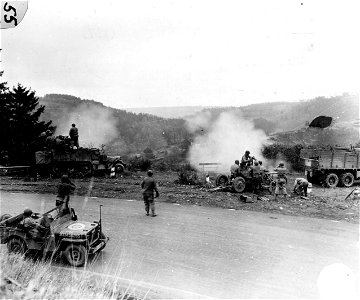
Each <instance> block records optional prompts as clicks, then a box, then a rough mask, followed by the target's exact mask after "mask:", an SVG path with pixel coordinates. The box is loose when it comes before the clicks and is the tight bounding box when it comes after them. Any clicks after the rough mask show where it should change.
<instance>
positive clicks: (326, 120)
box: [309, 116, 333, 128]
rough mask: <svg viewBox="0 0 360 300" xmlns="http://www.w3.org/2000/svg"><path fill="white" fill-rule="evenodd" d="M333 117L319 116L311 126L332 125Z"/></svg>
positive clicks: (322, 126) (324, 126)
mask: <svg viewBox="0 0 360 300" xmlns="http://www.w3.org/2000/svg"><path fill="white" fill-rule="evenodd" d="M332 119H333V118H332V117H326V116H318V117H316V118H315V119H314V120H312V122H311V123H310V125H309V127H318V128H326V127H329V126H330V125H331V122H332Z"/></svg>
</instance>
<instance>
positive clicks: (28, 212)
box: [24, 208, 33, 217]
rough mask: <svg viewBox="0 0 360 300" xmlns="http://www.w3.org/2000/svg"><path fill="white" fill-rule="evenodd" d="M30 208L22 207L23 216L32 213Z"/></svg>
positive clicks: (28, 215)
mask: <svg viewBox="0 0 360 300" xmlns="http://www.w3.org/2000/svg"><path fill="white" fill-rule="evenodd" d="M32 213H33V212H32V210H31V209H30V208H25V209H24V216H26V217H30V216H31V215H32Z"/></svg>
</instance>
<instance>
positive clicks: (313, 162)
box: [300, 147, 360, 187]
mask: <svg viewBox="0 0 360 300" xmlns="http://www.w3.org/2000/svg"><path fill="white" fill-rule="evenodd" d="M300 157H301V158H302V159H303V161H304V167H305V175H306V176H307V179H308V180H309V182H312V183H324V184H325V185H326V186H328V187H336V186H344V187H351V186H352V185H353V184H354V182H355V181H356V180H359V179H360V166H359V164H360V148H336V147H324V148H310V147H307V148H303V149H301V151H300Z"/></svg>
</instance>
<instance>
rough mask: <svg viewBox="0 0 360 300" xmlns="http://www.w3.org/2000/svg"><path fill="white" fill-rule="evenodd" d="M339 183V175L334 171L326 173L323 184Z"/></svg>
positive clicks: (332, 185)
mask: <svg viewBox="0 0 360 300" xmlns="http://www.w3.org/2000/svg"><path fill="white" fill-rule="evenodd" d="M338 183H339V177H338V176H337V175H336V174H335V173H330V174H328V175H326V178H325V184H326V186H327V187H336V186H337V185H338Z"/></svg>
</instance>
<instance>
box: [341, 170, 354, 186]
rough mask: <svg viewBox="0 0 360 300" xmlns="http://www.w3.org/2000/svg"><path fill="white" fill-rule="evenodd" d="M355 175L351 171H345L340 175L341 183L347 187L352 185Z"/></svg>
mask: <svg viewBox="0 0 360 300" xmlns="http://www.w3.org/2000/svg"><path fill="white" fill-rule="evenodd" d="M354 180H355V178H354V175H353V174H351V173H343V174H341V176H340V182H341V185H343V186H345V187H351V186H352V185H353V184H354Z"/></svg>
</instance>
